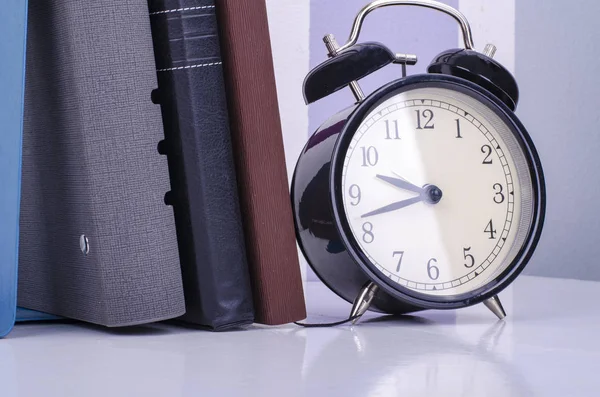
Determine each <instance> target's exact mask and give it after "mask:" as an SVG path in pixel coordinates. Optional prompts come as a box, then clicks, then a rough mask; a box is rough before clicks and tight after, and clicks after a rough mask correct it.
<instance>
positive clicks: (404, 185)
mask: <svg viewBox="0 0 600 397" xmlns="http://www.w3.org/2000/svg"><path fill="white" fill-rule="evenodd" d="M376 177H377V178H378V179H381V180H382V181H384V182H387V183H389V184H390V185H394V186H396V187H399V188H400V189H404V190H410V191H411V192H415V193H419V194H421V193H423V188H422V187H419V186H417V185H413V184H412V183H410V182H407V181H405V180H404V179H400V178H393V177H391V176H385V175H376Z"/></svg>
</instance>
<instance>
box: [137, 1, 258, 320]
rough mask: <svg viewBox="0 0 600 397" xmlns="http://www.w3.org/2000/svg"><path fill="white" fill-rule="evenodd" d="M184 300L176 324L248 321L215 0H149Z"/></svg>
mask: <svg viewBox="0 0 600 397" xmlns="http://www.w3.org/2000/svg"><path fill="white" fill-rule="evenodd" d="M148 5H149V9H150V16H151V26H152V36H153V38H154V49H155V57H156V65H157V71H158V90H157V91H156V92H155V93H154V95H153V98H154V101H155V102H156V103H159V104H160V105H161V107H162V116H163V122H164V126H165V136H166V139H165V141H164V142H163V143H161V151H162V152H163V153H164V154H166V155H167V158H168V161H169V169H170V175H171V186H172V191H171V194H170V196H169V198H168V200H169V203H170V204H172V205H173V208H174V211H175V221H176V222H175V223H176V226H177V236H178V240H179V254H180V258H181V271H182V274H183V284H184V291H185V300H186V309H187V310H186V314H185V315H184V316H183V317H181V320H183V321H185V322H188V323H191V324H196V325H200V326H204V327H208V328H209V329H212V330H217V331H220V330H227V329H229V328H235V327H239V326H241V325H246V324H251V323H252V322H253V321H254V305H253V302H252V291H251V289H250V276H249V270H248V263H247V260H246V246H245V242H244V234H243V229H242V223H241V215H240V205H239V198H238V191H237V180H236V172H235V167H234V162H233V151H232V145H231V133H230V130H229V122H228V111H227V101H226V97H225V86H224V82H223V69H222V62H221V54H220V48H219V36H218V31H217V23H216V15H215V6H214V2H213V0H148Z"/></svg>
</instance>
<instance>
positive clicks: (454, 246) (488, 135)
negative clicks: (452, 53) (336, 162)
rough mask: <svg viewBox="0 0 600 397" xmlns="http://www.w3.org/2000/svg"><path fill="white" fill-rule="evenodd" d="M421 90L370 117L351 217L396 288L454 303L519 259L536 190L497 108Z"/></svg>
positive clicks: (354, 142) (347, 188)
mask: <svg viewBox="0 0 600 397" xmlns="http://www.w3.org/2000/svg"><path fill="white" fill-rule="evenodd" d="M415 87H416V88H413V89H409V90H404V91H403V92H399V93H398V94H396V95H392V96H388V97H387V99H385V100H383V101H382V102H381V101H380V102H379V104H378V105H377V106H376V107H375V108H373V109H372V110H371V111H369V112H367V113H366V116H365V117H364V118H363V119H362V122H361V124H360V126H359V127H358V129H357V130H356V132H355V133H354V136H353V137H352V139H351V141H350V142H349V145H348V148H347V150H346V152H345V156H344V159H343V169H342V172H341V189H342V191H343V195H342V202H343V211H344V214H345V218H346V219H347V223H348V226H349V229H350V231H351V233H352V235H353V238H354V240H355V241H356V243H357V245H358V247H359V249H360V251H361V252H362V253H363V254H364V257H366V258H367V259H368V261H370V265H371V266H372V267H374V268H375V269H376V270H377V271H378V272H379V273H380V275H381V276H382V277H385V278H387V279H388V281H389V282H390V283H391V284H392V285H393V286H395V287H398V288H406V289H408V290H412V291H414V292H419V293H422V294H425V295H429V296H442V297H447V298H448V299H451V296H454V295H461V294H465V293H469V292H471V291H474V290H476V289H478V288H480V287H482V286H485V285H487V284H489V283H490V282H492V281H493V280H495V279H496V278H497V277H498V276H499V274H500V273H502V272H503V271H504V270H506V269H507V268H508V267H509V266H510V265H511V264H512V263H513V261H514V260H515V258H516V257H517V256H518V255H519V252H520V250H521V248H522V247H523V245H524V244H525V242H526V240H527V238H528V235H529V232H530V229H531V227H532V226H531V225H532V219H533V212H534V205H535V204H534V199H533V197H534V189H533V185H532V180H531V174H530V170H529V165H528V164H529V162H528V159H527V158H526V155H525V154H524V153H523V150H522V148H521V145H520V144H519V141H518V140H517V138H516V137H515V136H516V133H515V132H514V131H513V130H511V128H514V127H511V126H509V125H508V124H506V123H505V122H504V121H503V119H502V118H501V117H500V116H499V115H498V113H496V111H494V110H492V108H490V107H489V106H488V105H486V104H484V103H483V102H480V101H479V100H477V99H475V97H474V96H471V95H467V94H466V93H462V92H459V91H456V90H453V89H449V88H438V87H432V86H422V87H421V88H419V86H418V85H415ZM388 284H389V283H388Z"/></svg>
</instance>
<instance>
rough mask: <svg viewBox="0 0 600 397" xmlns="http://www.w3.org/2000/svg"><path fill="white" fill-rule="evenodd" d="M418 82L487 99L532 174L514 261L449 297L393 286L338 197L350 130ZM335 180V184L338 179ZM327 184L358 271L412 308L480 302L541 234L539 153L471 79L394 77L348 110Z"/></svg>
mask: <svg viewBox="0 0 600 397" xmlns="http://www.w3.org/2000/svg"><path fill="white" fill-rule="evenodd" d="M417 85H421V86H424V87H427V86H429V87H431V86H437V87H440V86H444V87H446V88H451V89H452V88H453V89H455V90H456V88H457V87H458V88H459V91H460V92H463V93H465V94H467V95H470V96H472V97H474V98H475V99H477V100H480V101H482V102H483V103H485V102H488V105H492V106H490V108H491V109H492V110H493V111H494V112H495V113H496V114H497V115H498V116H499V117H501V118H502V119H503V120H504V121H505V122H507V125H509V127H510V129H511V131H512V132H513V133H514V135H515V138H516V139H517V141H518V143H519V145H520V146H521V149H522V150H523V152H524V154H525V159H526V161H527V163H528V165H529V173H530V175H531V181H532V187H533V195H534V198H535V199H534V201H533V203H534V207H533V219H532V225H531V228H530V230H529V233H528V235H527V237H526V239H525V242H524V243H523V246H522V247H521V249H520V250H519V252H518V253H517V255H516V257H515V259H514V260H513V261H512V263H511V264H510V265H508V266H507V268H506V269H505V270H504V271H503V272H502V273H501V274H500V275H499V276H498V277H496V278H495V279H494V280H491V281H489V282H488V283H486V284H485V285H483V286H481V287H479V288H477V289H475V290H473V291H470V292H467V293H463V294H459V295H454V296H432V295H426V294H423V293H420V292H416V291H412V290H410V289H409V288H406V287H404V286H401V285H398V284H397V283H394V282H392V281H391V280H390V279H389V278H388V277H386V276H385V275H384V274H383V273H382V272H380V271H379V270H378V269H377V268H376V267H375V266H374V265H373V264H372V263H371V262H370V261H369V260H368V259H367V257H366V255H364V254H363V253H362V251H361V249H360V246H359V244H358V242H357V241H356V239H355V238H354V235H353V234H352V231H351V229H350V226H349V223H348V220H347V218H346V214H345V212H344V208H343V199H342V194H343V192H341V189H340V186H341V177H342V169H343V161H344V156H345V153H346V150H347V148H348V146H349V143H350V141H351V139H352V137H353V134H352V133H350V131H355V130H356V129H357V128H358V126H359V125H360V123H361V121H362V119H363V118H364V116H366V114H368V112H369V111H370V110H372V109H373V108H375V107H376V106H377V105H378V104H379V103H381V101H383V100H384V99H385V98H386V97H388V96H390V95H392V93H393V94H397V93H399V92H403V91H407V90H409V89H411V88H414V87H415V86H417ZM338 182H340V183H338ZM329 184H330V186H329V187H330V189H329V192H330V200H331V204H332V211H333V215H334V219H335V222H334V223H335V225H336V229H337V232H338V234H339V236H340V238H341V240H342V242H343V244H344V246H345V248H346V250H347V252H348V254H349V255H350V257H351V258H352V259H353V260H354V262H355V263H356V264H357V265H358V266H359V267H360V268H361V269H362V271H363V272H364V273H365V274H366V276H367V277H368V278H369V279H371V280H373V281H376V282H377V284H378V285H379V286H380V287H382V288H383V290H385V292H387V293H388V294H390V295H391V296H393V297H395V298H397V299H400V300H402V301H405V302H409V303H411V304H413V305H415V306H419V307H423V308H427V309H453V308H460V307H466V306H471V305H474V304H477V303H480V302H482V301H485V300H487V299H489V298H491V297H493V296H495V295H497V294H498V293H500V292H501V291H502V290H503V289H504V288H506V287H507V286H508V285H510V284H511V283H512V282H513V281H514V279H515V278H516V277H517V276H518V275H519V274H520V273H521V272H522V270H523V269H524V267H525V265H526V264H527V262H528V261H529V259H530V258H531V256H532V254H533V252H534V250H535V247H536V246H537V244H538V242H539V239H540V237H541V232H542V226H543V223H544V217H545V208H546V192H545V182H544V175H543V170H542V165H541V161H540V158H539V155H538V153H537V151H536V149H535V146H534V145H533V142H532V140H531V137H530V136H529V134H528V132H527V130H526V129H525V127H524V126H523V125H522V124H521V122H520V121H519V120H518V118H517V117H516V116H515V115H514V113H513V112H512V111H511V110H510V109H509V108H508V107H507V106H506V105H505V104H504V103H502V102H501V101H500V100H499V99H497V98H495V97H494V96H493V95H492V94H491V93H489V92H487V91H486V90H485V89H483V88H481V87H479V86H478V85H476V84H474V83H471V82H470V81H467V80H465V79H462V78H459V77H455V76H447V75H440V74H421V75H413V76H409V77H407V78H403V79H399V80H396V81H393V82H391V83H388V84H386V85H385V86H383V87H381V88H379V89H378V90H376V91H375V92H374V93H372V94H371V95H370V96H369V97H368V98H366V99H365V100H364V101H363V102H362V103H360V104H359V105H358V107H357V108H356V109H355V110H354V111H353V113H352V115H351V116H350V117H349V118H348V121H347V123H346V125H345V126H344V128H343V130H342V132H341V133H340V136H339V138H338V140H337V142H336V144H335V147H334V149H333V154H332V162H331V169H330V176H329Z"/></svg>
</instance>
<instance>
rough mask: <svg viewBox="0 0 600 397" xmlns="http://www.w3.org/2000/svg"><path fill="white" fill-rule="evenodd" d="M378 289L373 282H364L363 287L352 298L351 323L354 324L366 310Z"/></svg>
mask: <svg viewBox="0 0 600 397" xmlns="http://www.w3.org/2000/svg"><path fill="white" fill-rule="evenodd" d="M378 290H379V287H378V286H377V285H375V283H373V282H368V283H367V284H365V286H364V287H362V289H361V290H360V293H359V294H358V296H357V297H356V299H355V300H354V304H353V305H352V311H351V312H350V318H351V319H352V324H356V322H357V321H358V320H359V319H360V318H361V317H362V315H363V314H365V313H366V312H367V310H368V309H369V306H371V302H373V299H374V298H375V295H376V294H377V291H378Z"/></svg>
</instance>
